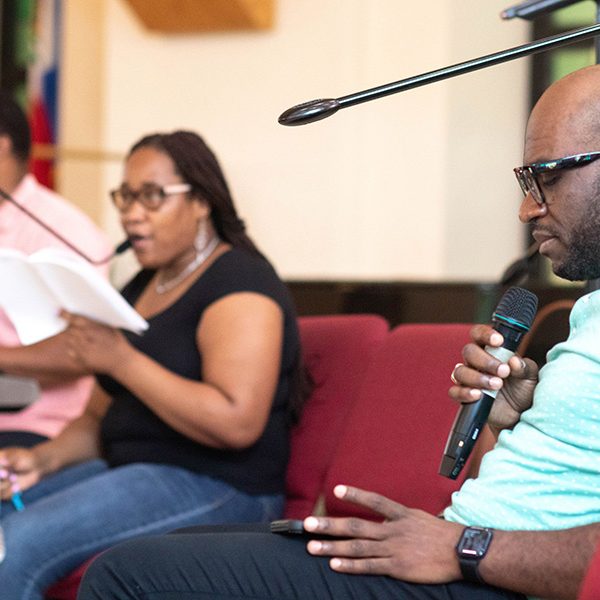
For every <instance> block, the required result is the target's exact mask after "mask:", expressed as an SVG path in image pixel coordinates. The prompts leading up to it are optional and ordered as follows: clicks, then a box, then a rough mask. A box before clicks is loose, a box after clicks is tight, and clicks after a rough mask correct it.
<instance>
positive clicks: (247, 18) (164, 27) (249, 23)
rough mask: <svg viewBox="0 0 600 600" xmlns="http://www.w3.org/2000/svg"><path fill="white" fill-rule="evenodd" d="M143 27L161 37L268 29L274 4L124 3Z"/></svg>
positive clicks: (235, 0)
mask: <svg viewBox="0 0 600 600" xmlns="http://www.w3.org/2000/svg"><path fill="white" fill-rule="evenodd" d="M127 2H128V3H129V5H130V6H131V8H132V9H133V11H134V12H135V13H136V14H137V16H138V17H139V18H140V20H141V21H142V22H143V23H144V25H145V26H146V27H147V28H148V29H150V30H152V31H161V32H164V33H194V32H201V31H231V30H253V29H270V28H271V27H272V26H273V21H274V12H275V0H127Z"/></svg>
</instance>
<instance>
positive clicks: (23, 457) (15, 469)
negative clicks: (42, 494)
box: [0, 447, 44, 500]
mask: <svg viewBox="0 0 600 600" xmlns="http://www.w3.org/2000/svg"><path fill="white" fill-rule="evenodd" d="M41 463H42V461H41V460H40V457H39V455H38V454H37V452H36V451H35V449H29V448H17V447H14V448H4V449H3V450H1V451H0V467H2V468H4V469H6V470H7V471H9V472H10V473H13V474H14V475H16V477H17V482H18V484H19V487H20V488H21V490H26V489H27V488H30V487H32V486H34V485H35V484H36V483H38V481H39V480H40V479H41V478H42V477H43V476H44V472H43V469H42V464H41ZM11 494H12V490H11V482H9V481H8V480H6V479H5V480H3V481H2V486H1V487H0V497H1V498H2V499H3V500H8V499H10V497H11Z"/></svg>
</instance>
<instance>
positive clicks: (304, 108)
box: [279, 24, 600, 126]
mask: <svg viewBox="0 0 600 600" xmlns="http://www.w3.org/2000/svg"><path fill="white" fill-rule="evenodd" d="M599 34H600V24H596V25H592V26H591V27H583V28H581V29H575V30H573V31H567V32H565V33H561V34H558V35H553V36H550V37H547V38H543V39H541V40H536V41H534V42H530V43H528V44H523V45H522V46H516V47H514V48H509V49H507V50H502V51H500V52H495V53H494V54H488V55H486V56H481V57H479V58H474V59H471V60H468V61H466V62H462V63H458V64H455V65H450V66H448V67H444V68H442V69H437V70H436V71H430V72H428V73H422V74H421V75H415V76H414V77H409V78H407V79H402V80H400V81H396V82H394V83H388V84H385V85H381V86H378V87H375V88H371V89H368V90H363V91H362V92H356V93H354V94H349V95H348V96H342V97H341V98H329V99H324V100H323V99H322V100H310V101H309V102H304V103H302V104H298V105H297V106H293V107H292V108H288V109H287V110H286V111H284V112H283V113H282V114H281V115H280V117H279V123H280V124H281V125H287V126H291V125H304V124H306V123H312V122H313V121H319V120H321V119H325V118H327V117H329V116H331V115H333V114H335V113H336V112H337V111H338V110H339V109H341V108H347V107H349V106H354V105H355V104H361V103H362V102H368V101H369V100H376V99H377V98H382V97H384V96H389V95H391V94H397V93H399V92H404V91H406V90H411V89H413V88H416V87H420V86H422V85H427V84H429V83H436V82H438V81H442V80H443V79H449V78H450V77H456V76H457V75H462V74H463V73H470V72H471V71H476V70H478V69H483V68H485V67H490V66H492V65H497V64H500V63H503V62H507V61H509V60H514V59H516V58H522V57H523V56H529V55H530V54H536V53H538V52H544V51H546V50H550V49H552V48H558V47H560V46H565V45H567V44H573V43H575V42H579V41H581V40H585V39H588V38H591V37H594V36H596V35H599Z"/></svg>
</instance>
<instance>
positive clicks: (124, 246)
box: [0, 188, 131, 265]
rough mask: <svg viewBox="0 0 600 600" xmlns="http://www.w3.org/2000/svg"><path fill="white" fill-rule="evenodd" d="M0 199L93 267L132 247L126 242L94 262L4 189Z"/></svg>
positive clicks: (0, 193) (0, 191) (1, 191)
mask: <svg viewBox="0 0 600 600" xmlns="http://www.w3.org/2000/svg"><path fill="white" fill-rule="evenodd" d="M0 197H1V198H4V200H7V201H8V202H10V203H11V204H12V205H13V206H16V207H17V208H18V209H19V210H20V211H21V212H22V213H25V214H26V215H27V216H28V217H29V218H30V219H33V220H34V221H35V222H36V223H37V224H38V225H39V226H40V227H42V228H43V229H45V230H46V231H47V232H48V233H50V234H51V235H53V236H54V237H55V238H56V239H57V240H59V241H61V242H62V243H63V244H64V245H65V246H67V248H69V249H71V250H73V252H75V254H78V255H79V256H81V258H83V259H85V260H86V261H87V262H89V263H91V264H92V265H103V264H104V263H107V262H108V261H109V260H111V259H112V258H114V257H115V256H117V255H118V254H122V253H123V252H125V250H127V249H128V248H130V247H131V242H130V241H129V240H128V239H127V240H124V241H122V242H121V243H120V244H119V245H118V246H117V247H116V248H115V250H114V251H113V252H111V254H109V255H108V256H105V257H104V258H102V259H100V260H94V259H92V258H90V257H89V256H88V255H87V254H86V253H85V252H83V250H80V249H79V248H77V246H75V245H73V244H72V243H71V242H70V241H69V240H67V239H65V238H64V237H63V236H62V235H61V234H60V233H58V231H56V230H55V229H53V228H52V227H50V225H47V224H46V223H44V221H42V220H41V219H40V218H39V217H37V216H36V215H34V214H33V213H32V212H31V211H29V210H27V209H26V208H25V207H24V206H22V205H21V204H19V203H18V202H17V201H16V200H15V199H14V198H13V197H12V196H11V195H10V194H8V193H7V192H5V191H4V190H3V189H2V188H0Z"/></svg>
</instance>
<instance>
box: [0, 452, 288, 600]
mask: <svg viewBox="0 0 600 600" xmlns="http://www.w3.org/2000/svg"><path fill="white" fill-rule="evenodd" d="M23 500H24V502H25V510H24V511H22V512H16V511H15V510H14V509H13V507H12V504H11V503H10V502H2V512H1V513H0V515H1V518H0V524H1V526H2V528H3V530H4V537H5V542H6V558H5V559H4V561H3V562H2V563H1V564H0V597H2V599H3V600H34V599H35V600H39V599H41V598H43V594H44V590H45V589H46V588H47V587H48V586H49V585H50V584H52V583H53V582H55V581H57V580H58V579H60V578H61V577H63V576H65V575H67V574H69V573H70V572H71V571H72V570H73V569H75V568H76V567H78V566H79V565H80V564H81V563H82V562H84V561H85V560H86V559H87V558H89V557H90V556H93V555H94V554H96V553H97V552H100V551H101V550H104V549H106V548H109V547H110V546H113V545H115V544H116V543H118V542H121V541H123V540H127V539H130V538H134V537H138V536H141V535H147V534H152V533H162V532H167V531H171V530H172V529H175V528H179V527H186V526H189V525H194V524H211V523H226V522H251V521H257V520H258V521H269V520H271V519H273V518H276V517H278V516H279V515H280V513H281V511H282V509H283V497H282V496H251V495H248V494H245V493H243V492H240V491H239V490H237V489H235V488H233V487H231V486H230V485H228V484H226V483H223V482H222V481H216V480H214V479H211V478H209V477H206V476H203V475H199V474H196V473H192V472H190V471H187V470H185V469H180V468H177V467H173V466H170V465H157V464H147V463H138V464H131V465H126V466H123V467H118V468H115V469H108V468H107V466H106V464H105V463H104V462H102V461H92V462H88V463H83V464H81V465H76V466H74V467H69V468H67V469H64V470H62V471H60V472H58V473H56V474H54V475H52V476H50V477H47V478H46V479H44V480H42V481H41V482H40V483H39V484H38V485H36V486H34V487H33V488H31V489H29V490H26V491H25V493H24V494H23Z"/></svg>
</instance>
